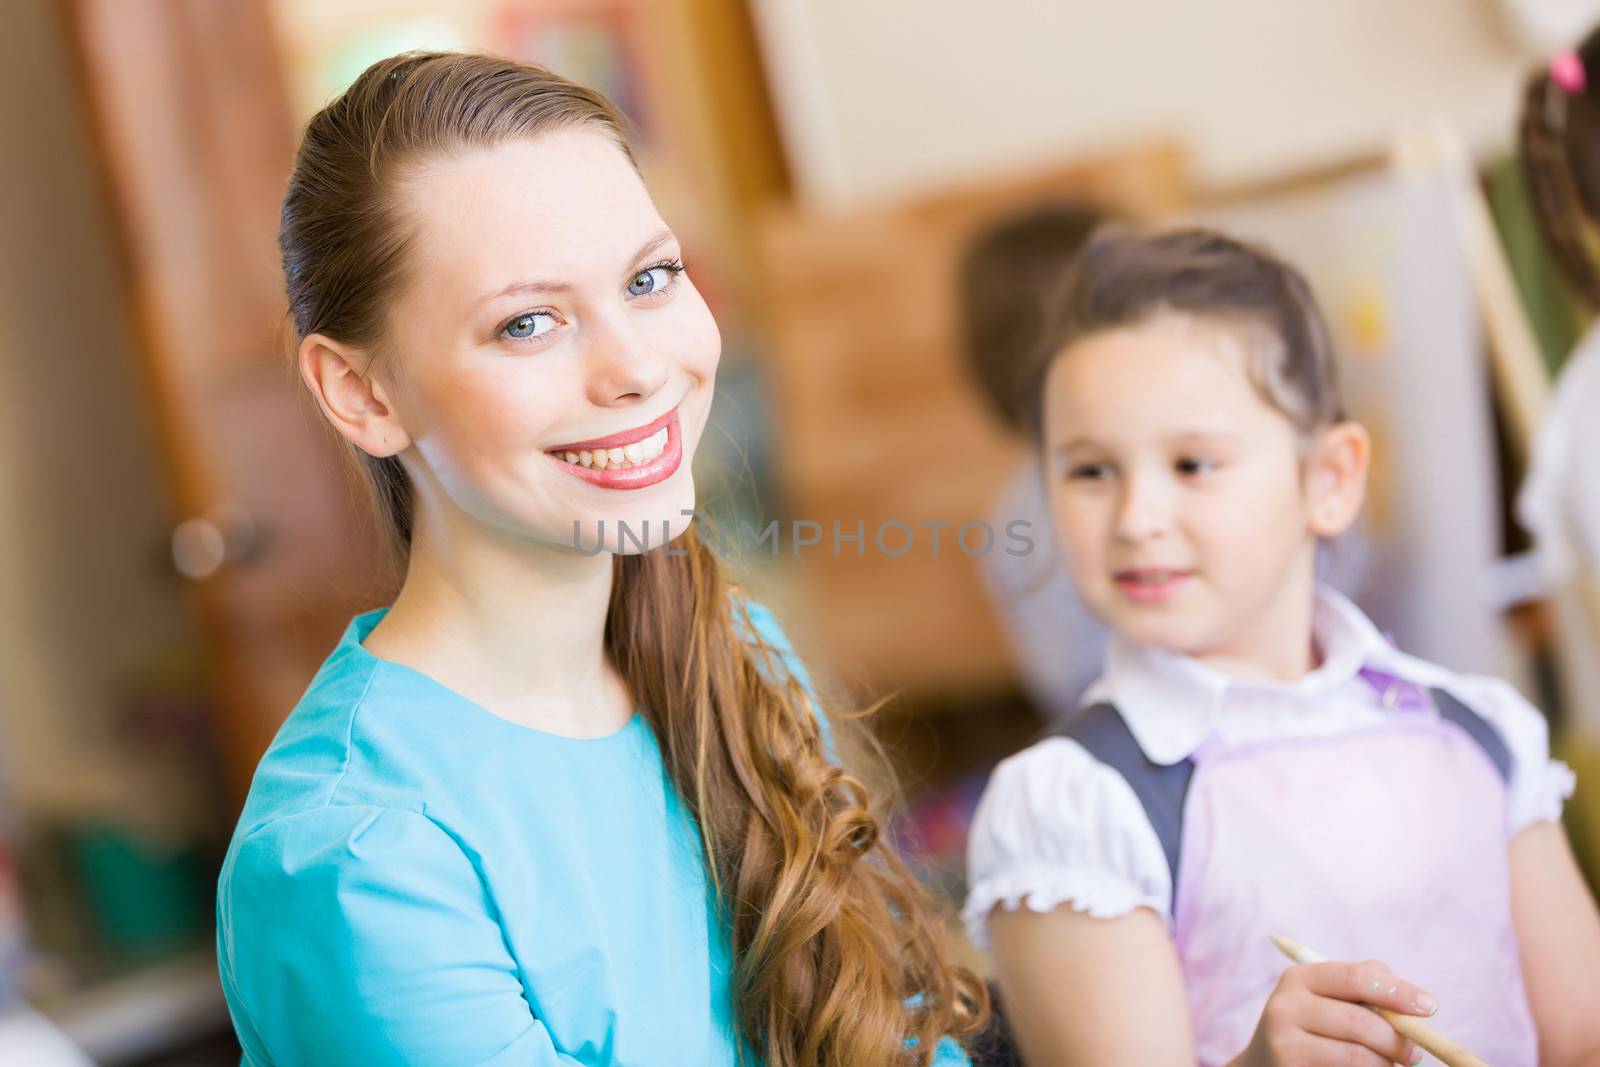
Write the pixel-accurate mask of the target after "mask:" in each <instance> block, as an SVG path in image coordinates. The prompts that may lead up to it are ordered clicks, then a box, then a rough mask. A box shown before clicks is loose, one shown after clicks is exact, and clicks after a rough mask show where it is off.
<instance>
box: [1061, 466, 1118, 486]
mask: <svg viewBox="0 0 1600 1067" xmlns="http://www.w3.org/2000/svg"><path fill="white" fill-rule="evenodd" d="M1109 477H1111V467H1110V466H1109V465H1107V464H1105V463H1080V464H1078V465H1077V466H1076V467H1069V468H1068V469H1067V480H1068V481H1073V482H1099V481H1104V480H1105V479H1107V478H1109Z"/></svg>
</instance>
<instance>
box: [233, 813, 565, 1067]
mask: <svg viewBox="0 0 1600 1067" xmlns="http://www.w3.org/2000/svg"><path fill="white" fill-rule="evenodd" d="M235 864H236V871H235V877H234V878H232V879H231V880H230V885H231V897H230V899H229V900H228V901H227V902H226V905H227V906H226V911H225V914H226V916H227V923H226V926H225V928H224V929H223V930H222V931H221V933H222V934H223V936H225V937H228V938H231V941H232V948H231V951H230V952H229V953H228V958H229V960H230V962H231V964H232V973H231V974H230V976H229V977H230V978H231V979H232V980H233V982H234V984H235V987H236V989H237V991H238V994H239V997H238V1000H239V1002H240V1003H241V1004H243V1005H248V1008H247V1009H246V1010H248V1012H249V1013H250V1016H251V1018H250V1019H249V1020H247V1023H248V1028H249V1030H250V1031H252V1032H253V1034H254V1035H256V1036H258V1037H259V1038H260V1041H261V1043H262V1044H264V1045H265V1046H266V1051H267V1052H268V1054H269V1055H270V1056H271V1060H272V1063H273V1064H274V1065H275V1067H335V1065H338V1067H348V1065H350V1064H361V1065H362V1067H389V1065H395V1067H399V1065H401V1064H420V1063H425V1064H428V1065H429V1067H468V1065H474V1067H483V1065H492V1067H511V1065H512V1064H516V1065H518V1067H556V1065H576V1064H577V1062H578V1061H576V1060H574V1059H572V1058H571V1057H568V1056H565V1055H562V1054H561V1053H559V1052H557V1051H556V1049H555V1046H554V1045H553V1043H552V1041H551V1038H550V1035H549V1033H548V1032H547V1031H546V1030H545V1028H544V1026H543V1024H541V1023H540V1022H539V1020H538V1019H536V1018H534V1016H533V1014H532V1012H531V1011H530V1009H529V1007H528V1002H527V1000H526V999H525V998H524V997H523V994H522V983H521V980H520V979H519V978H518V977H517V973H516V967H515V964H514V963H513V962H512V959H511V957H510V954H509V953H508V952H507V950H506V947H505V942H504V939H503V935H502V934H501V931H500V927H499V925H498V923H497V922H496V920H495V917H494V915H495V912H494V902H493V901H492V900H491V899H490V898H489V896H488V894H487V892H486V891H485V889H484V886H483V883H482V881H481V879H480V878H479V876H478V872H477V869H476V868H475V867H474V866H473V864H472V862H471V861H470V860H469V859H468V858H467V856H466V854H465V853H463V852H462V851H461V849H460V847H459V846H458V845H457V844H456V842H455V840H454V839H453V838H451V837H450V836H449V835H447V834H446V833H445V832H444V831H443V830H442V829H440V828H439V826H438V825H437V824H435V823H434V822H433V821H432V820H430V819H428V818H427V817H426V816H424V815H421V814H418V813H415V812H410V811H404V810H397V809H389V808H380V807H366V806H331V807H324V808H319V809H315V810H312V811H307V812H302V813H299V814H296V815H290V816H286V817H283V818H280V819H277V820H274V821H273V822H271V823H268V824H267V825H266V826H263V827H261V828H260V829H258V830H256V831H255V832H254V833H252V834H251V835H250V836H249V837H248V838H246V840H245V841H244V842H243V844H242V845H241V846H240V850H239V852H238V854H237V856H236V857H235ZM241 1022H246V1021H245V1020H241ZM240 1029H241V1030H243V1029H245V1027H243V1026H241V1027H240Z"/></svg>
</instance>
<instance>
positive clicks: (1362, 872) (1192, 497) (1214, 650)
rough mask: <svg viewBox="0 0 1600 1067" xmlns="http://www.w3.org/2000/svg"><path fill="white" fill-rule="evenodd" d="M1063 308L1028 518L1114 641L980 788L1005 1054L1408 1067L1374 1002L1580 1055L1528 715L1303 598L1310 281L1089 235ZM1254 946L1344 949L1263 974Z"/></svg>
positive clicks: (1574, 967)
mask: <svg viewBox="0 0 1600 1067" xmlns="http://www.w3.org/2000/svg"><path fill="white" fill-rule="evenodd" d="M1061 310H1062V321H1061V323H1060V330H1059V333H1058V334H1057V335H1056V336H1055V338H1054V339H1053V340H1054V341H1055V342H1056V343H1055V344H1053V345H1052V350H1053V351H1055V352H1056V353H1057V354H1056V356H1055V357H1054V358H1053V360H1051V361H1050V362H1049V363H1048V367H1047V370H1046V372H1045V376H1044V380H1043V384H1042V387H1041V402H1042V440H1043V446H1044V454H1045V462H1046V469H1047V471H1048V473H1049V475H1050V478H1051V489H1050V492H1051V498H1052V499H1051V507H1052V511H1053V518H1054V521H1055V526H1056V531H1057V533H1058V534H1059V536H1060V539H1061V543H1062V547H1063V552H1064V559H1065V561H1066V565H1067V566H1068V567H1069V569H1070V573H1071V575H1072V579H1073V582H1074V584H1075V586H1076V587H1077V589H1078V591H1079V593H1080V595H1081V596H1082V597H1083V598H1084V601H1085V602H1086V603H1087V604H1088V605H1089V606H1090V608H1091V609H1092V610H1093V611H1095V612H1096V614H1098V615H1099V616H1100V618H1101V619H1103V620H1104V621H1105V623H1106V624H1107V625H1108V626H1109V627H1110V629H1111V630H1112V632H1113V637H1112V641H1111V645H1110V648H1109V650H1108V652H1107V659H1106V666H1105V672H1104V674H1103V675H1102V676H1101V678H1100V680H1099V681H1098V682H1097V683H1096V684H1095V685H1094V686H1093V687H1092V688H1091V690H1090V693H1089V695H1088V699H1089V700H1090V701H1091V703H1092V706H1091V707H1090V708H1089V709H1088V710H1087V711H1085V712H1083V713H1082V714H1081V715H1080V716H1079V718H1077V719H1076V720H1075V721H1074V722H1073V723H1072V724H1071V725H1069V726H1067V727H1066V728H1064V729H1063V730H1062V731H1060V732H1059V733H1058V735H1057V736H1053V737H1049V738H1048V739H1045V740H1042V741H1040V742H1039V743H1037V744H1035V745H1034V746H1033V747H1031V748H1029V749H1028V750H1026V751H1025V752H1023V753H1021V754H1020V755H1017V756H1014V757H1012V758H1011V759H1009V760H1007V761H1006V762H1005V763H1003V764H1002V765H1001V766H1000V767H999V769H998V770H997V771H996V772H995V775H994V778H993V780H992V781H991V783H990V785H989V787H988V790H987V792H986V794H985V796H984V798H983V801H982V803H981V806H980V809H979V812H978V815H977V819H976V824H975V826H974V829H973V836H972V841H971V851H970V864H971V885H972V891H971V897H970V899H969V901H968V904H967V909H966V917H967V920H968V923H969V927H970V930H971V932H972V935H973V937H974V938H975V939H976V940H977V941H978V942H979V943H980V944H984V945H987V946H988V948H989V949H990V951H991V952H992V953H993V957H994V961H995V964H996V967H997V970H998V974H999V981H1000V987H1001V992H1002V995H1003V998H1004V1002H1005V1004H1006V1010H1007V1014H1008V1016H1009V1017H1010V1021H1011V1023H1012V1025H1013V1028H1014V1030H1015V1031H1016V1033H1017V1035H1018V1037H1019V1039H1020V1042H1021V1044H1022V1047H1023V1050H1024V1053H1025V1055H1026V1058H1027V1060H1028V1062H1029V1063H1031V1064H1036V1065H1050V1067H1056V1065H1072V1064H1094V1065H1098V1064H1107V1063H1130V1064H1132V1063H1137V1064H1140V1065H1162V1064H1168V1065H1174V1067H1176V1065H1178V1064H1185V1065H1189V1064H1194V1063H1196V1062H1199V1063H1201V1064H1208V1065H1210V1064H1223V1063H1231V1064H1240V1065H1244V1064H1250V1065H1264V1064H1274V1065H1284V1067H1288V1065H1296V1067H1301V1065H1319V1064H1341V1065H1345V1064H1364V1063H1371V1064H1386V1063H1390V1062H1399V1063H1412V1062H1413V1061H1415V1060H1416V1059H1418V1054H1417V1050H1416V1048H1415V1047H1414V1046H1413V1045H1411V1044H1410V1043H1409V1042H1407V1041H1405V1040H1403V1039H1402V1038H1401V1037H1400V1036H1399V1035H1398V1034H1397V1033H1396V1031H1395V1030H1394V1029H1393V1028H1392V1027H1390V1026H1389V1025H1388V1023H1386V1022H1385V1021H1384V1020H1383V1019H1382V1018H1381V1017H1379V1016H1378V1015H1377V1014H1375V1013H1373V1012H1371V1011H1367V1010H1365V1009H1364V1008H1362V1007H1360V1005H1367V1004H1372V1005H1381V1006H1384V1007H1388V1008H1391V1009H1393V1010H1396V1011H1400V1012H1405V1013H1410V1014H1414V1015H1417V1016H1424V1017H1426V1016H1432V1018H1431V1019H1430V1020H1429V1022H1430V1024H1431V1025H1434V1026H1436V1027H1437V1028H1438V1029H1440V1030H1442V1031H1444V1032H1445V1033H1447V1034H1449V1035H1450V1036H1452V1037H1453V1038H1455V1039H1456V1040H1457V1041H1459V1042H1461V1043H1462V1044H1464V1045H1466V1046H1467V1047H1469V1048H1471V1049H1472V1050H1473V1051H1475V1052H1476V1053H1477V1054H1478V1055H1480V1056H1482V1057H1483V1058H1484V1059H1486V1060H1488V1061H1489V1062H1491V1063H1494V1064H1496V1065H1497V1067H1512V1065H1529V1067H1531V1065H1533V1064H1535V1063H1541V1064H1544V1065H1546V1067H1548V1065H1551V1064H1579V1063H1583V1064H1595V1063H1600V1013H1596V1012H1595V1011H1594V1010H1593V1009H1594V999H1593V998H1594V990H1595V989H1597V988H1600V918H1597V916H1596V912H1595V907H1594V903H1593V900H1592V899H1591V898H1590V896H1589V894H1588V892H1587V890H1586V889H1585V887H1584V885H1583V883H1582V881H1581V879H1580V876H1579V874H1578V871H1577V868H1576V865H1575V864H1574V862H1573V859H1572V856H1571V853H1570V851H1569V849H1568V846H1567V843H1566V840H1565V838H1564V836H1563V834H1562V832H1561V829H1560V827H1559V825H1558V824H1557V822H1556V821H1555V820H1556V818H1557V817H1558V815H1559V813H1560V810H1561V805H1562V800H1563V798H1564V796H1566V795H1567V794H1568V793H1569V792H1570V789H1571V780H1570V774H1569V773H1568V772H1566V770H1565V768H1563V767H1562V766H1561V765H1559V764H1555V763H1552V762H1551V760H1550V758H1549V755H1548V752H1547V746H1546V736H1545V727H1544V722H1543V720H1542V719H1541V717H1540V716H1539V714H1538V713H1537V712H1536V711H1535V710H1534V709H1533V708H1531V707H1529V706H1528V705H1527V704H1526V703H1524V702H1523V701H1522V700H1521V699H1520V698H1519V697H1518V696H1517V695H1516V693H1515V692H1514V691H1513V690H1512V689H1511V688H1510V687H1509V686H1507V685H1505V684H1503V683H1500V682H1497V681H1494V680H1491V679H1486V678H1478V677H1467V676H1462V675H1457V674H1453V673H1451V672H1449V671H1447V670H1445V669H1444V668H1441V667H1438V666H1435V665H1433V664H1430V663H1425V662H1423V661H1421V660H1418V659H1415V658H1413V657H1410V656H1407V655H1405V654H1404V653H1402V652H1400V651H1398V650H1397V649H1395V648H1393V647H1391V646H1390V645H1389V643H1388V642H1387V641H1386V640H1385V639H1384V638H1383V637H1382V636H1381V635H1380V634H1379V633H1378V631H1377V630H1376V629H1375V628H1374V627H1373V625H1372V624H1371V623H1370V622H1369V621H1368V620H1367V619H1366V617H1365V616H1363V615H1362V613H1361V612H1360V611H1359V610H1358V609H1357V608H1356V607H1355V606H1354V605H1353V604H1351V603H1350V602H1349V601H1348V600H1345V599H1343V598H1342V597H1340V596H1338V595H1337V594H1334V593H1332V592H1331V591H1328V590H1326V589H1319V588H1318V587H1317V586H1316V584H1315V581H1314V577H1313V575H1314V567H1315V560H1316V554H1317V547H1318V542H1319V541H1320V540H1321V539H1325V538H1332V537H1334V536H1336V535H1337V534H1339V533H1340V532H1341V531H1343V530H1344V529H1346V528H1347V527H1348V526H1349V525H1350V524H1351V522H1352V521H1353V520H1354V519H1355V517H1356V515H1357V512H1358V510H1359V508H1360V504H1361V500H1362V494H1363V491H1364V483H1365V476H1366V471H1367V460H1368V447H1369V446H1368V439H1367V435H1366V434H1365V433H1364V432H1363V430H1362V429H1361V428H1360V427H1359V426H1357V425H1355V424H1353V423H1351V422H1348V421H1345V420H1344V418H1343V416H1342V414H1341V411H1340V407H1339V401H1338V396H1337V390H1336V387H1335V381H1334V367H1333V359H1332V355H1331V353H1330V351H1329V343H1328V339H1327V333H1326V331H1325V329H1324V326H1323V323H1322V321H1321V319H1320V317H1319V315H1318V312H1317V310H1316V308H1315V307H1314V305H1313V303H1312V300H1311V296H1310V293H1309V290H1308V289H1307V287H1306V285H1305V283H1304V282H1303V281H1302V280H1301V278H1300V276H1299V275H1298V274H1296V273H1295V272H1294V271H1293V270H1291V269H1290V268H1289V267H1287V266H1285V265H1283V264H1282V263H1280V262H1278V261H1277V260H1275V259H1273V258H1272V257H1270V256H1268V255H1266V254H1265V253H1263V252H1260V251H1258V250H1256V249H1253V248H1250V247H1248V246H1245V245H1241V244H1238V243H1236V242H1234V241H1231V240H1228V239H1227V238H1224V237H1221V236H1218V235H1215V234H1210V233H1205V232H1198V231H1184V232H1175V233H1166V234H1161V235H1155V236H1142V235H1136V234H1130V233H1117V232H1113V233H1109V234H1104V235H1101V236H1098V237H1097V238H1096V239H1095V240H1094V241H1092V242H1091V243H1090V245H1089V246H1088V248H1087V249H1086V250H1085V252H1084V253H1083V255H1082V258H1081V259H1080V261H1079V263H1078V265H1077V267H1076V268H1075V271H1074V273H1073V275H1072V276H1071V277H1070V278H1069V279H1068V282H1067V287H1066V290H1065V292H1064V295H1063V297H1062V305H1061ZM1440 476H1441V477H1448V476H1449V472H1448V471H1441V472H1440ZM1274 933H1283V934H1287V935H1289V936H1291V937H1294V938H1298V939H1300V940H1302V941H1304V942H1305V943H1307V944H1309V945H1311V946H1313V947H1314V948H1316V949H1318V950H1320V951H1321V952H1322V953H1323V954H1324V955H1325V956H1327V957H1329V958H1330V959H1332V960H1335V961H1344V962H1332V963H1318V964H1309V965H1294V966H1288V967H1286V966H1285V961H1284V960H1283V959H1282V957H1281V956H1280V954H1279V951H1278V949H1277V948H1276V947H1274V945H1273V943H1272V942H1271V940H1269V936H1270V935H1271V934H1274ZM1379 960H1382V961H1383V962H1378V961H1379ZM1357 961H1365V962H1357Z"/></svg>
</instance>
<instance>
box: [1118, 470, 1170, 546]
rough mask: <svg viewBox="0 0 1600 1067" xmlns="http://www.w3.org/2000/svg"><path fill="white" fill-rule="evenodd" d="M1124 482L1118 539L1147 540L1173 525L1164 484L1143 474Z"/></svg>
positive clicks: (1119, 504)
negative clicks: (1142, 477)
mask: <svg viewBox="0 0 1600 1067" xmlns="http://www.w3.org/2000/svg"><path fill="white" fill-rule="evenodd" d="M1123 486H1124V488H1123V490H1122V494H1121V498H1120V499H1119V500H1118V502H1117V530H1116V533H1117V537H1118V538H1119V539H1121V540H1123V541H1134V542H1137V541H1147V540H1149V539H1150V538H1152V537H1160V536H1162V535H1163V534H1165V533H1166V532H1167V531H1168V530H1170V529H1171V525H1172V509H1171V500H1170V499H1169V494H1168V493H1166V492H1165V491H1163V489H1162V487H1161V486H1159V485H1156V484H1154V483H1152V482H1151V481H1150V480H1149V479H1140V478H1129V479H1128V480H1127V481H1125V482H1124V483H1123Z"/></svg>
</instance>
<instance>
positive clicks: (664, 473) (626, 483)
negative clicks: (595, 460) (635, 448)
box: [547, 408, 683, 489]
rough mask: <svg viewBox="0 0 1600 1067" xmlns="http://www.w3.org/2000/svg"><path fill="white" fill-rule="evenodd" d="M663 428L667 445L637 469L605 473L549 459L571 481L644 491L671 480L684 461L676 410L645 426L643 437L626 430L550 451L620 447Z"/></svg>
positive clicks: (619, 469) (639, 433)
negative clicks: (565, 473)
mask: <svg viewBox="0 0 1600 1067" xmlns="http://www.w3.org/2000/svg"><path fill="white" fill-rule="evenodd" d="M663 427H665V429H666V431H667V446H666V447H665V448H664V449H662V450H661V455H659V456H657V457H656V458H655V459H652V460H650V461H649V462H648V463H646V464H644V465H643V466H640V467H626V468H619V467H607V468H606V469H605V470H596V469H595V468H593V467H585V466H583V465H582V464H581V463H568V462H567V461H566V460H565V459H563V458H561V456H559V455H554V454H550V458H551V459H552V460H553V461H554V462H556V463H558V464H560V465H561V467H562V469H564V470H565V471H567V473H569V474H571V475H572V476H573V477H574V478H577V479H579V480H580V481H585V482H588V483H589V484H590V485H597V486H599V487H600V488H602V489H644V488H647V487H648V486H652V485H655V484H656V483H657V482H664V481H666V480H667V479H668V478H670V477H672V476H673V474H674V473H676V472H677V470H678V466H679V464H681V463H682V462H683V431H682V429H681V428H680V427H679V426H678V410H677V409H676V408H674V409H672V410H671V411H669V412H667V413H666V415H664V416H662V417H661V418H659V419H657V420H656V421H655V422H652V423H651V424H650V425H649V426H646V427H644V432H643V433H642V434H641V432H640V431H639V430H627V431H625V432H623V433H620V434H613V435H612V436H610V437H599V438H596V439H595V440H593V441H589V442H585V443H584V444H581V445H565V446H563V447H562V448H560V449H554V450H552V452H584V451H594V450H596V449H600V448H621V447H623V446H624V445H630V444H632V443H633V442H635V441H639V440H642V439H643V438H645V437H649V436H650V435H651V434H653V433H655V432H657V431H658V430H660V429H662V428H663ZM547 454H548V453H547Z"/></svg>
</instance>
